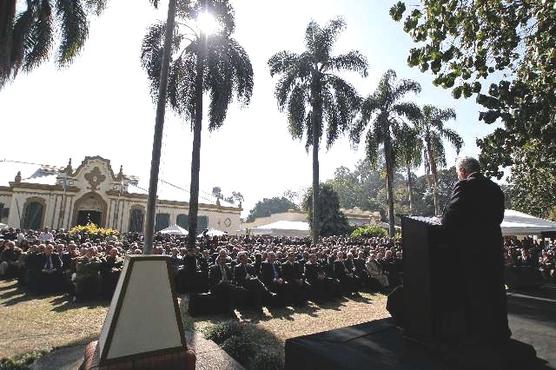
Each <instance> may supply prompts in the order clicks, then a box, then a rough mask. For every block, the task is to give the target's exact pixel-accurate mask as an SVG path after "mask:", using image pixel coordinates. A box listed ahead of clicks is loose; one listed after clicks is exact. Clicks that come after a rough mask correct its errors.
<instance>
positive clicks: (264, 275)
mask: <svg viewBox="0 0 556 370" xmlns="http://www.w3.org/2000/svg"><path fill="white" fill-rule="evenodd" d="M273 264H274V268H275V270H276V274H277V277H282V271H281V269H280V264H279V263H278V262H276V261H275V262H274V263H273ZM261 279H262V281H263V283H264V284H265V285H267V286H268V285H269V284H271V283H272V281H273V280H274V271H272V264H271V263H270V262H268V261H264V262H262V263H261Z"/></svg>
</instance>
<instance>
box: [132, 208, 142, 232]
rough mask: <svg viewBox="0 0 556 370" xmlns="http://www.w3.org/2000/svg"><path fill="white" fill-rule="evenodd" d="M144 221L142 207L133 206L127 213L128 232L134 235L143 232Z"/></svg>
mask: <svg viewBox="0 0 556 370" xmlns="http://www.w3.org/2000/svg"><path fill="white" fill-rule="evenodd" d="M144 220H145V209H144V208H143V207H138V206H133V207H132V208H131V212H130V213H129V231H131V232H136V233H141V232H143V223H144Z"/></svg>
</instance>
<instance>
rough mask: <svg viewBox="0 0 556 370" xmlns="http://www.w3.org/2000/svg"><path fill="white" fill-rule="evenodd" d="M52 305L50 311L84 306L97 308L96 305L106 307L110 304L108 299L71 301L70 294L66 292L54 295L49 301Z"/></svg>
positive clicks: (62, 310) (61, 310)
mask: <svg viewBox="0 0 556 370" xmlns="http://www.w3.org/2000/svg"><path fill="white" fill-rule="evenodd" d="M50 303H51V304H52V305H53V306H54V307H52V310H51V311H54V312H65V311H67V310H73V309H76V308H82V307H86V308H89V309H93V308H98V307H108V306H110V301H108V300H98V299H97V300H89V301H77V302H73V301H72V296H71V295H69V294H66V295H64V296H61V297H56V298H55V299H53V300H52V301H51V302H50Z"/></svg>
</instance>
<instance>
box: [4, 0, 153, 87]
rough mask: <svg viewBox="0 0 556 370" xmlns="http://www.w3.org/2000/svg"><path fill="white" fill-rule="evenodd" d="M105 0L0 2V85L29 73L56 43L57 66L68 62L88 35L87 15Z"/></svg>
mask: <svg viewBox="0 0 556 370" xmlns="http://www.w3.org/2000/svg"><path fill="white" fill-rule="evenodd" d="M106 2H107V0H56V1H53V0H27V1H20V2H18V1H17V0H2V1H0V88H2V86H3V85H4V84H5V83H6V82H7V81H8V80H10V79H12V78H15V77H16V75H17V74H18V72H19V71H20V70H23V71H25V72H29V71H30V70H32V69H33V68H35V67H37V66H39V65H40V64H41V63H42V62H44V61H46V60H48V58H49V56H50V53H51V51H52V49H53V48H54V46H55V45H56V63H57V64H58V66H60V67H64V66H66V65H68V64H69V63H71V62H72V61H73V60H74V59H75V57H76V56H77V55H78V54H79V52H80V51H81V49H82V47H83V45H84V43H85V40H86V39H87V37H88V35H89V18H90V16H91V15H92V14H96V15H98V14H100V13H101V12H102V10H103V9H104V8H105V6H106ZM156 2H157V1H156V0H151V3H153V4H155V5H156ZM16 5H17V6H16ZM56 36H58V38H59V39H58V40H55V38H56Z"/></svg>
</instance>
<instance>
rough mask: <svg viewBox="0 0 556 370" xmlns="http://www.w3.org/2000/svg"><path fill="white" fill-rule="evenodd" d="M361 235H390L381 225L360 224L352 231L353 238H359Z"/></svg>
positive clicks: (380, 236)
mask: <svg viewBox="0 0 556 370" xmlns="http://www.w3.org/2000/svg"><path fill="white" fill-rule="evenodd" d="M361 236H365V237H379V238H383V237H386V236H388V232H386V230H385V229H383V228H382V227H380V226H376V225H367V226H360V227H358V228H357V229H355V230H353V232H352V233H351V237H352V238H359V237H361Z"/></svg>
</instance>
